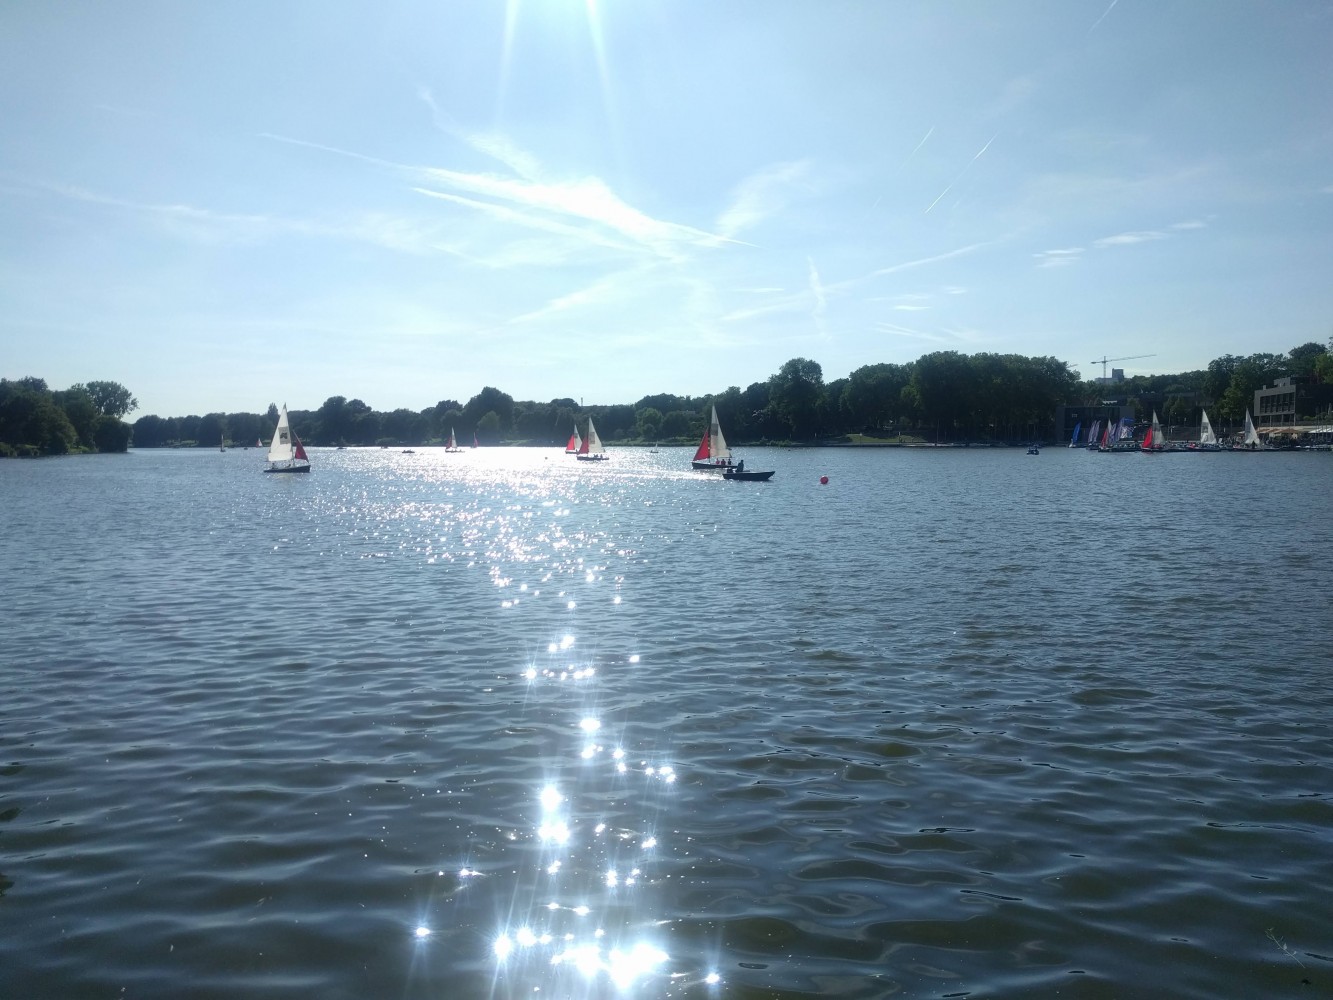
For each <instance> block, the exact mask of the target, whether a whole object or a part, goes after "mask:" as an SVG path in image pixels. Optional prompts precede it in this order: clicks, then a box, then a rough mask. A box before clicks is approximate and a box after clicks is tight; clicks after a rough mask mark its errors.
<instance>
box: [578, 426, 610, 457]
mask: <svg viewBox="0 0 1333 1000" xmlns="http://www.w3.org/2000/svg"><path fill="white" fill-rule="evenodd" d="M574 457H575V458H577V459H578V460H579V461H580V462H605V461H606V460H607V457H608V456H607V454H606V448H605V447H603V445H602V439H601V438H600V437H598V436H597V428H596V427H594V426H593V425H592V417H589V418H588V436H587V437H586V438H584V439H583V441H582V443H581V444H580V445H579V450H578V454H576V455H575V456H574Z"/></svg>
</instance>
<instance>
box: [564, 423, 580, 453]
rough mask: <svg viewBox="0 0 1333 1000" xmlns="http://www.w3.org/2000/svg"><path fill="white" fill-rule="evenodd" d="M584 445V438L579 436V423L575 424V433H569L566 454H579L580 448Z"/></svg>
mask: <svg viewBox="0 0 1333 1000" xmlns="http://www.w3.org/2000/svg"><path fill="white" fill-rule="evenodd" d="M581 447H583V438H581V437H579V425H578V424H575V425H574V433H573V434H571V435H569V441H568V442H567V443H566V444H565V454H566V455H577V454H578V453H579V449H580V448H581Z"/></svg>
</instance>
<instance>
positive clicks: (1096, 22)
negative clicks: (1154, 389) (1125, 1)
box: [1088, 0, 1120, 35]
mask: <svg viewBox="0 0 1333 1000" xmlns="http://www.w3.org/2000/svg"><path fill="white" fill-rule="evenodd" d="M1119 2H1120V0H1111V7H1114V6H1115V5H1116V4H1118V3H1119ZM1111 7H1107V8H1106V9H1105V10H1104V11H1102V16H1101V17H1099V18H1097V20H1095V21H1093V22H1092V27H1091V28H1089V29H1088V34H1089V35H1091V34H1092V33H1093V32H1094V31H1096V30H1097V25H1099V24H1101V23H1102V22H1103V21H1105V20H1106V15H1107V14H1109V13H1111Z"/></svg>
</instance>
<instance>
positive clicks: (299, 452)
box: [292, 431, 310, 462]
mask: <svg viewBox="0 0 1333 1000" xmlns="http://www.w3.org/2000/svg"><path fill="white" fill-rule="evenodd" d="M292 440H293V441H295V442H296V456H295V457H296V458H297V459H298V460H299V461H302V462H308V461H310V459H309V458H307V457H306V453H305V448H304V447H302V445H301V439H300V438H299V437H297V436H296V432H295V431H293V432H292Z"/></svg>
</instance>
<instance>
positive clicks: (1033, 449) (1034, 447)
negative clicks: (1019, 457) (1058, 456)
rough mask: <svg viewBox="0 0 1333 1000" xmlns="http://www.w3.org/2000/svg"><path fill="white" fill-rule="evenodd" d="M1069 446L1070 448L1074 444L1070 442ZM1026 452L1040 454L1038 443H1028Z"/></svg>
mask: <svg viewBox="0 0 1333 1000" xmlns="http://www.w3.org/2000/svg"><path fill="white" fill-rule="evenodd" d="M1069 447H1071V448H1072V447H1074V446H1073V445H1072V444H1071V445H1070V446H1069ZM1028 454H1029V455H1040V454H1041V447H1040V446H1039V445H1035V444H1030V445H1028Z"/></svg>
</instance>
